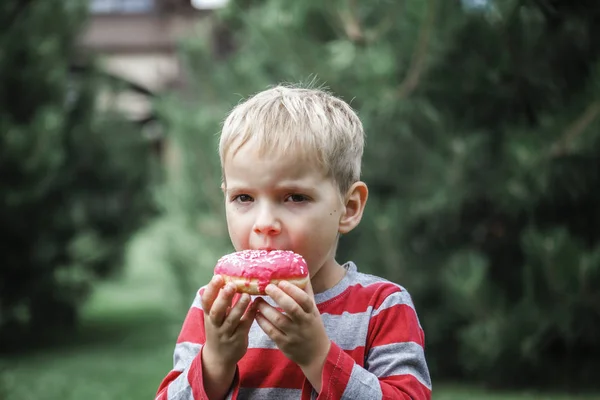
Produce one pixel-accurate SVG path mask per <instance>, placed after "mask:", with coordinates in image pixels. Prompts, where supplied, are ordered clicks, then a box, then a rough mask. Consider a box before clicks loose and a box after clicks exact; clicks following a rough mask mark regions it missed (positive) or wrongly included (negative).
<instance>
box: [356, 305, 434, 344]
mask: <svg viewBox="0 0 600 400" xmlns="http://www.w3.org/2000/svg"><path fill="white" fill-rule="evenodd" d="M402 342H416V343H419V344H420V345H421V346H425V343H424V342H425V340H424V335H423V330H422V329H421V328H420V327H419V322H418V320H417V314H416V313H415V310H413V309H412V308H411V307H410V306H407V305H404V304H397V305H395V306H392V307H389V308H386V309H384V310H382V311H381V312H380V313H379V314H377V315H376V316H374V317H373V318H371V320H370V321H369V333H368V335H367V343H369V345H370V347H376V346H381V345H386V344H391V343H402Z"/></svg>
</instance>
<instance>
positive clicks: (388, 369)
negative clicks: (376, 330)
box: [365, 342, 431, 390]
mask: <svg viewBox="0 0 600 400" xmlns="http://www.w3.org/2000/svg"><path fill="white" fill-rule="evenodd" d="M365 367H366V368H367V369H368V370H369V371H371V372H372V373H373V374H375V375H377V376H378V377H380V378H385V377H387V376H392V375H406V374H410V375H412V376H414V377H415V378H417V380H418V381H419V382H421V383H422V384H423V385H424V386H426V387H427V388H428V389H430V390H431V377H430V376H429V369H428V368H427V362H426V360H425V352H424V350H423V347H421V345H419V344H418V343H415V342H405V343H392V344H386V345H383V346H377V347H373V348H372V349H371V350H370V351H369V354H368V355H367V360H366V363H365Z"/></svg>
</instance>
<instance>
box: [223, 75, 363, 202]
mask: <svg viewBox="0 0 600 400" xmlns="http://www.w3.org/2000/svg"><path fill="white" fill-rule="evenodd" d="M250 141H252V142H253V144H255V145H257V146H258V151H259V152H260V153H261V154H263V155H264V154H269V153H274V154H278V155H282V156H287V155H292V154H293V155H300V156H301V157H305V158H306V159H307V160H310V161H314V162H317V163H318V165H319V166H320V167H321V168H322V169H323V171H324V172H325V173H326V175H327V176H328V177H330V178H332V179H333V180H334V181H335V183H337V185H338V187H339V189H340V192H341V193H342V194H343V195H344V194H345V193H346V191H347V190H348V189H349V188H350V186H351V185H352V184H353V183H355V182H356V181H358V180H359V179H360V173H361V159H362V154H363V148H364V131H363V126H362V123H361V121H360V119H359V118H358V116H357V115H356V113H355V112H354V110H352V108H351V107H350V106H349V105H348V104H347V103H346V102H344V101H342V100H340V99H339V98H337V97H335V96H333V95H331V94H330V93H328V92H326V91H325V90H324V89H312V88H300V87H293V86H284V85H279V86H276V87H273V88H271V89H268V90H265V91H262V92H259V93H257V94H256V95H254V96H252V97H250V98H249V99H247V100H246V101H244V102H242V103H240V104H238V105H237V106H236V107H235V108H233V110H232V111H231V112H230V114H229V115H228V116H227V118H226V119H225V122H224V123H223V129H222V131H221V138H220V141H219V156H220V159H221V165H223V164H224V161H225V159H226V157H227V156H228V155H229V154H230V152H231V155H234V154H235V152H237V151H238V150H239V149H240V148H241V147H242V146H243V145H244V144H246V143H248V142H250Z"/></svg>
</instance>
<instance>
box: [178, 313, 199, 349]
mask: <svg viewBox="0 0 600 400" xmlns="http://www.w3.org/2000/svg"><path fill="white" fill-rule="evenodd" d="M205 341H206V336H205V334H204V311H202V310H201V309H199V308H196V307H192V308H190V309H189V311H188V314H187V316H186V317H185V321H183V326H182V327H181V332H180V333H179V337H178V338H177V343H182V342H191V343H199V344H204V342H205Z"/></svg>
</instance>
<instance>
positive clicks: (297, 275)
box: [215, 250, 308, 295]
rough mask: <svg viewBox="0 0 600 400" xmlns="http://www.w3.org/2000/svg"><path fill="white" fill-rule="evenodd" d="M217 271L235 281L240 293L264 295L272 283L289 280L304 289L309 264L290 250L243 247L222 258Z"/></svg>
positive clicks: (226, 281)
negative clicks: (249, 248) (241, 249)
mask: <svg viewBox="0 0 600 400" xmlns="http://www.w3.org/2000/svg"><path fill="white" fill-rule="evenodd" d="M215 275H221V276H222V277H223V279H224V280H225V283H229V282H231V283H233V284H234V285H235V287H236V290H237V292H238V293H249V294H252V295H264V294H265V288H266V287H267V285H268V284H269V283H273V284H275V285H277V284H278V283H279V282H281V281H287V282H290V283H291V284H293V285H296V286H298V287H299V288H301V289H304V288H305V287H306V284H307V283H308V267H307V265H306V261H305V260H304V258H302V256H301V255H299V254H296V253H294V252H293V251H287V250H272V251H266V250H243V251H238V252H236V253H231V254H227V255H225V256H223V257H221V258H220V259H219V261H218V262H217V265H216V267H215Z"/></svg>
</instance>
